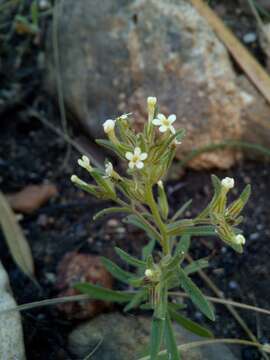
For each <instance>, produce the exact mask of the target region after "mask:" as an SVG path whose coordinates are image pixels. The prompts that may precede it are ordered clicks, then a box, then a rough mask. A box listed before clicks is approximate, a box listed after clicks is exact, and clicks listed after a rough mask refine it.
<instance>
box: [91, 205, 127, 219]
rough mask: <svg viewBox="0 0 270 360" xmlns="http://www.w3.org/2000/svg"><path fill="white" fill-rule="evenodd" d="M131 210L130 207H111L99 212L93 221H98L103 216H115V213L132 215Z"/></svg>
mask: <svg viewBox="0 0 270 360" xmlns="http://www.w3.org/2000/svg"><path fill="white" fill-rule="evenodd" d="M130 212H131V210H130V208H128V207H121V206H119V207H117V206H116V207H110V208H107V209H104V210H101V211H99V212H98V213H96V214H95V215H94V216H93V220H94V221H96V220H98V219H100V218H101V217H103V216H106V215H109V214H115V213H130Z"/></svg>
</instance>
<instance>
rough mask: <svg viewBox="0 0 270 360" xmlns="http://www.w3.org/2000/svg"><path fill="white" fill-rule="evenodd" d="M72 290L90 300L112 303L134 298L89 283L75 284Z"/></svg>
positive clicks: (130, 295) (125, 293)
mask: <svg viewBox="0 0 270 360" xmlns="http://www.w3.org/2000/svg"><path fill="white" fill-rule="evenodd" d="M74 288H75V289H77V290H79V291H80V292H82V293H84V294H87V295H88V296H89V297H90V298H92V299H95V300H105V301H112V302H117V303H125V302H128V301H130V300H131V299H132V297H133V296H134V294H133V293H127V292H124V291H115V290H110V289H106V288H103V287H101V286H98V285H94V284H90V283H79V284H76V285H75V286H74Z"/></svg>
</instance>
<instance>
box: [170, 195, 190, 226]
mask: <svg viewBox="0 0 270 360" xmlns="http://www.w3.org/2000/svg"><path fill="white" fill-rule="evenodd" d="M191 203H192V199H190V200H188V201H187V202H185V203H184V205H182V206H181V207H180V209H178V210H177V211H176V213H175V214H174V215H173V217H172V221H175V220H177V219H178V218H180V216H181V215H183V214H184V212H185V211H186V210H187V208H188V207H189V206H190V205H191Z"/></svg>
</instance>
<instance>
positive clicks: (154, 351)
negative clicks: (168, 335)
mask: <svg viewBox="0 0 270 360" xmlns="http://www.w3.org/2000/svg"><path fill="white" fill-rule="evenodd" d="M164 323H165V320H161V319H157V318H155V317H153V320H152V328H151V337H150V360H156V359H157V356H158V353H159V350H160V346H161V342H162V337H163V332H164V325H165V324H164Z"/></svg>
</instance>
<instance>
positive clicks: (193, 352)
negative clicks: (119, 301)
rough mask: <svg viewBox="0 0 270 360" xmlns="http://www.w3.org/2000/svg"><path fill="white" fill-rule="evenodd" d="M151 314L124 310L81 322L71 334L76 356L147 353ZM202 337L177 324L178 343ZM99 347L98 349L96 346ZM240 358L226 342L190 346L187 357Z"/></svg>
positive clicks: (111, 359)
mask: <svg viewBox="0 0 270 360" xmlns="http://www.w3.org/2000/svg"><path fill="white" fill-rule="evenodd" d="M150 328H151V320H150V318H147V317H143V316H137V317H135V316H130V315H129V316H124V315H121V314H120V313H111V314H106V315H100V316H99V317H97V318H95V319H94V320H91V321H89V322H87V323H85V324H83V325H80V326H78V327H77V328H76V329H75V330H73V331H72V333H71V334H70V336H69V348H70V351H71V352H72V354H74V355H75V357H76V359H83V358H85V357H86V356H87V355H89V354H90V353H91V352H92V356H91V359H92V360H127V359H128V360H137V359H138V358H139V357H141V356H144V355H145V353H146V350H147V346H148V343H149V334H150ZM195 340H202V339H201V338H199V337H197V336H195V335H193V334H191V333H188V332H187V331H185V330H183V329H180V328H179V327H178V328H177V343H178V344H184V343H188V342H191V341H195ZM94 349H96V350H94ZM217 354H219V355H218V359H219V360H236V358H235V357H234V355H233V354H232V352H231V351H230V350H229V349H228V348H227V347H226V346H224V345H208V346H203V347H201V348H196V349H195V348H194V349H190V350H186V351H184V352H183V353H182V359H183V360H205V359H207V360H216V359H217Z"/></svg>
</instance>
